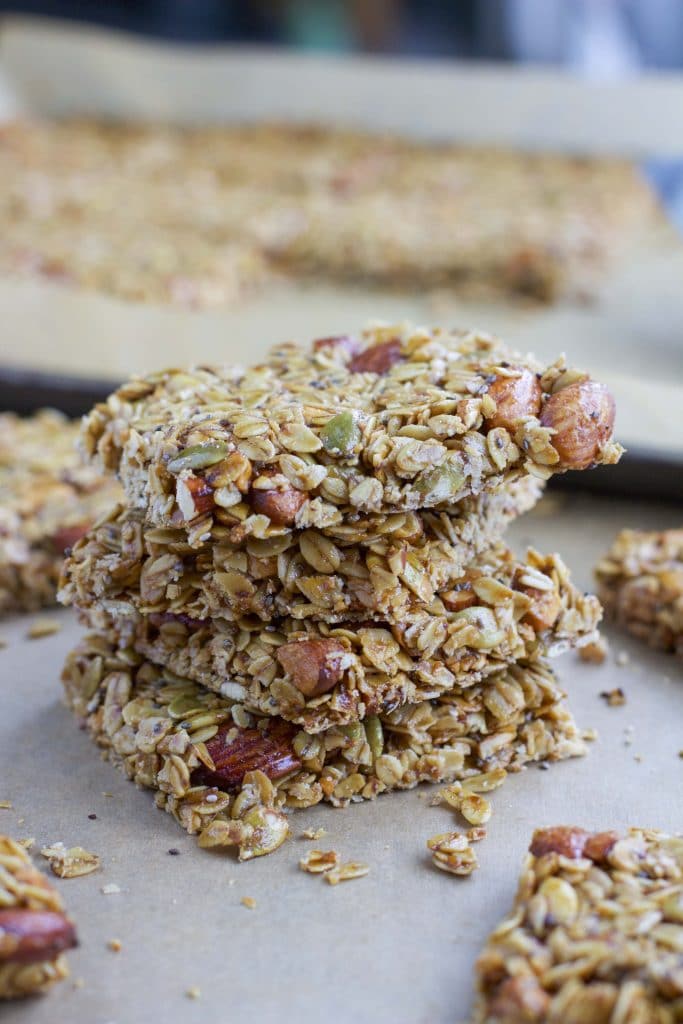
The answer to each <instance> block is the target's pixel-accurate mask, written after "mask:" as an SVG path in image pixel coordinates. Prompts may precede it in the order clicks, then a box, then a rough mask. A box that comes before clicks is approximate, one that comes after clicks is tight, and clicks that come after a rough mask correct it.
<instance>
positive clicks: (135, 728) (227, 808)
mask: <svg viewBox="0 0 683 1024" xmlns="http://www.w3.org/2000/svg"><path fill="white" fill-rule="evenodd" d="M63 681H64V687H65V691H66V695H67V700H68V702H69V704H70V706H71V708H72V710H73V711H74V712H75V713H76V714H77V715H78V716H79V717H81V718H84V719H85V722H86V725H87V728H88V730H89V731H90V733H91V735H92V736H93V739H94V740H95V741H96V742H97V743H98V744H99V745H100V746H101V747H102V748H103V750H104V751H105V752H106V754H107V756H108V757H109V758H110V760H112V761H113V763H115V764H117V765H118V766H120V767H121V768H122V769H123V771H124V772H125V773H126V775H128V777H129V778H131V779H133V780H134V781H135V782H137V783H139V784H140V785H143V786H146V787H149V788H150V789H153V790H155V791H156V793H157V798H156V800H157V805H158V806H159V807H162V808H164V809H165V810H167V811H169V812H170V813H171V814H173V816H174V817H175V818H176V819H177V821H178V822H179V823H180V824H181V825H182V826H183V828H185V829H187V831H188V832H190V833H192V834H198V835H199V843H200V845H201V846H205V847H208V846H233V845H236V846H238V847H239V850H240V858H241V859H243V860H244V859H249V858H251V857H256V856H261V855H263V854H266V853H270V852H271V851H273V850H275V849H277V848H278V847H279V846H280V845H281V844H282V843H283V842H284V841H285V839H286V837H287V835H288V832H289V826H288V822H287V817H286V815H284V814H283V813H282V811H283V809H290V808H301V807H310V806H313V805H314V804H317V803H319V802H320V801H321V800H326V801H329V802H330V803H332V804H334V805H335V806H345V805H346V804H348V803H350V802H356V801H358V800H363V799H373V798H374V797H375V796H377V795H378V794H380V793H383V792H388V791H390V790H394V789H410V788H412V787H413V786H416V785H417V784H418V783H419V782H439V781H442V780H448V781H452V780H455V779H469V780H470V781H469V785H470V787H471V788H473V789H475V790H476V788H477V783H476V781H473V777H475V776H477V777H479V776H481V775H482V774H483V775H484V776H486V777H485V778H484V779H483V782H482V785H481V788H482V789H486V788H487V785H486V783H487V779H488V777H489V775H488V774H487V773H495V775H496V778H495V782H496V783H498V782H500V781H501V778H500V777H501V776H502V778H504V777H505V772H511V771H517V770H519V768H521V767H522V766H523V765H524V764H526V763H528V762H529V761H535V760H543V761H548V760H550V761H553V760H559V759H563V758H567V757H573V756H577V755H580V754H582V753H583V752H584V744H583V741H582V740H581V738H580V735H579V733H578V731H577V729H576V726H575V724H574V720H573V718H572V716H571V714H570V713H569V711H568V710H567V708H566V707H565V705H564V703H563V697H564V694H563V692H562V690H561V689H560V687H559V685H558V683H557V681H556V680H555V678H554V676H553V674H552V672H550V670H549V669H548V668H547V667H545V666H544V665H543V664H542V663H540V662H538V663H529V664H525V663H520V664H517V665H515V666H513V667H511V668H510V669H509V670H507V671H504V672H501V673H499V675H498V676H496V677H495V678H494V679H493V680H491V681H490V682H487V683H486V684H480V685H475V686H473V687H471V688H469V689H467V690H466V691H464V690H461V689H460V688H458V687H453V688H452V689H451V690H449V691H448V692H447V693H445V694H443V696H441V697H439V698H438V699H435V700H424V701H420V702H419V703H416V704H413V705H408V706H405V707H402V708H397V709H396V710H393V711H386V712H384V713H382V714H379V715H368V716H367V717H366V718H365V719H364V721H363V722H362V723H361V722H351V723H349V724H347V725H344V726H332V727H330V728H328V729H326V730H324V731H323V732H318V733H311V732H307V731H306V730H305V729H301V728H299V729H298V728H297V727H296V726H295V725H292V724H290V723H288V722H285V721H283V720H282V719H279V718H272V717H269V716H267V715H262V714H257V713H255V712H253V711H250V710H248V709H247V707H246V706H245V705H244V704H243V703H240V702H238V701H235V700H232V699H226V698H223V697H221V696H219V695H218V694H215V693H212V692H211V691H210V690H208V689H206V688H205V687H202V686H198V685H196V684H194V683H192V682H189V681H188V680H187V679H182V678H180V677H178V676H177V675H176V674H175V673H171V672H169V671H167V670H165V669H163V668H159V667H158V666H157V665H155V664H154V663H153V662H151V661H147V660H145V659H144V658H142V657H141V656H140V655H138V654H136V653H135V652H134V651H133V650H131V649H125V650H121V649H120V647H119V646H118V644H117V642H116V638H115V637H113V638H107V637H106V636H105V635H104V634H103V633H100V634H93V635H91V636H88V637H86V639H85V640H84V641H83V642H82V644H81V645H80V647H79V648H77V649H76V650H75V651H74V652H72V654H71V655H70V656H69V658H68V659H67V663H66V666H65V669H64V674H63Z"/></svg>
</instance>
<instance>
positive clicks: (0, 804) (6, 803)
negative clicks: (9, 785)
mask: <svg viewBox="0 0 683 1024" xmlns="http://www.w3.org/2000/svg"><path fill="white" fill-rule="evenodd" d="M12 810H14V804H13V803H12V801H11V800H0V811H12Z"/></svg>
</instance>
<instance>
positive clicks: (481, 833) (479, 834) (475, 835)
mask: <svg viewBox="0 0 683 1024" xmlns="http://www.w3.org/2000/svg"><path fill="white" fill-rule="evenodd" d="M486 835H487V832H486V829H485V828H468V829H467V838H468V840H469V842H470V843H480V842H481V841H482V839H486Z"/></svg>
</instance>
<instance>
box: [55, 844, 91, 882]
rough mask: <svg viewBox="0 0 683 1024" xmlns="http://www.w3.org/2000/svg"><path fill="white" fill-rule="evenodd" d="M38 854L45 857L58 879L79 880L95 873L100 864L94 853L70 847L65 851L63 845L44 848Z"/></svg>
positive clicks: (79, 847) (80, 847)
mask: <svg viewBox="0 0 683 1024" xmlns="http://www.w3.org/2000/svg"><path fill="white" fill-rule="evenodd" d="M40 854H41V856H42V857H45V859H46V860H47V862H48V864H49V865H50V868H51V870H52V873H53V874H54V875H57V877H58V878H79V877H80V876H81V875H90V874H92V872H93V871H97V870H98V869H99V868H100V867H101V864H102V862H101V860H100V858H99V856H98V855H97V854H96V853H90V852H89V851H88V850H85V849H83V847H82V846H72V847H71V848H70V849H67V848H66V846H65V845H64V843H53V844H52V845H51V846H44V847H43V848H42V850H41V851H40Z"/></svg>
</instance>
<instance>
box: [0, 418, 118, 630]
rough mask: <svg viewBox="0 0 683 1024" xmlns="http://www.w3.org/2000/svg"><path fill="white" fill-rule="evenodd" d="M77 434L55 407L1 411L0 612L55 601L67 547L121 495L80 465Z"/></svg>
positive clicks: (104, 479)
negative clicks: (23, 413)
mask: <svg viewBox="0 0 683 1024" xmlns="http://www.w3.org/2000/svg"><path fill="white" fill-rule="evenodd" d="M77 437H78V424H77V423H72V422H69V420H67V419H65V418H64V417H63V416H62V415H61V414H60V413H57V412H54V411H52V410H43V411H41V412H39V413H36V414H35V415H34V416H31V417H28V418H26V419H20V418H19V417H18V416H15V415H14V414H13V413H2V414H0V614H3V613H7V612H13V611H23V610H28V611H33V610H35V609H37V608H40V607H43V606H45V605H49V604H53V603H54V602H55V597H56V590H57V583H58V581H59V574H60V570H61V566H62V561H63V557H64V552H65V550H67V549H69V548H71V546H72V545H73V544H75V543H76V541H77V540H78V539H79V538H80V537H82V536H83V535H84V533H85V532H86V531H87V530H88V529H89V528H90V526H91V525H92V524H93V523H94V522H95V521H96V520H97V519H98V518H99V516H100V515H101V514H102V513H103V512H104V511H106V510H108V509H109V508H110V507H111V505H113V504H114V503H115V501H116V499H117V498H118V497H120V490H119V488H118V486H117V485H116V484H115V482H114V481H112V480H109V479H106V478H103V477H101V476H100V474H99V473H97V472H96V470H95V469H93V467H91V466H84V465H81V464H80V460H79V457H78V453H77V451H76V439H77Z"/></svg>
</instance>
